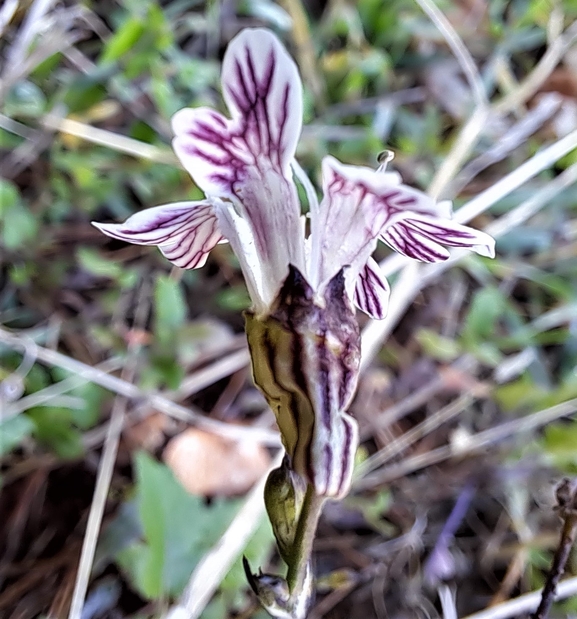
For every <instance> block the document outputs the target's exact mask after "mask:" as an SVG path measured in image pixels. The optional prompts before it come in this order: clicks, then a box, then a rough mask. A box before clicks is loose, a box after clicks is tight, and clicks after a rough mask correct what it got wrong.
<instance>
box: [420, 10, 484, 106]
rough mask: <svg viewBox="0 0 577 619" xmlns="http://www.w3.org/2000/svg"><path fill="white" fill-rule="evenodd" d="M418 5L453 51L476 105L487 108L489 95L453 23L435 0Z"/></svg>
mask: <svg viewBox="0 0 577 619" xmlns="http://www.w3.org/2000/svg"><path fill="white" fill-rule="evenodd" d="M417 4H418V5H419V6H420V7H421V8H422V9H423V11H424V12H425V13H426V14H427V15H428V16H429V19H430V20H431V21H432V22H433V23H434V24H435V26H437V28H438V29H439V32H440V33H441V34H442V35H443V37H444V38H445V40H446V41H447V44H448V45H449V47H450V48H451V51H452V52H453V54H454V55H455V57H456V58H457V61H458V62H459V64H460V65H461V68H462V69H463V73H464V74H465V76H466V77H467V81H468V82H469V87H470V88H471V92H472V94H473V98H474V99H475V103H476V105H477V106H478V107H484V106H487V105H488V104H489V100H488V99H487V93H486V92H485V87H484V86H483V81H482V80H481V76H480V75H479V70H478V69H477V65H476V64H475V61H474V60H473V57H472V56H471V54H470V52H469V50H468V49H467V46H466V45H465V44H464V43H463V40H462V39H461V37H460V36H459V35H458V33H457V31H456V30H455V29H454V28H453V26H452V24H451V22H450V21H449V20H448V19H447V18H446V17H445V15H444V14H443V12H442V11H441V10H440V9H439V7H438V6H437V5H436V4H435V3H434V2H433V0H417Z"/></svg>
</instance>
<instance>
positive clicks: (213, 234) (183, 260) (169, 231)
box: [92, 202, 224, 269]
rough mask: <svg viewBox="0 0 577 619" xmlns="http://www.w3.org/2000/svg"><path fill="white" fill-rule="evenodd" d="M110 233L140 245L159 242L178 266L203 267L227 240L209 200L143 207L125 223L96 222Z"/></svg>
mask: <svg viewBox="0 0 577 619" xmlns="http://www.w3.org/2000/svg"><path fill="white" fill-rule="evenodd" d="M92 224H93V225H94V226H96V227H97V228H98V229H99V230H100V231H102V232H104V234H107V235H108V236H110V237H112V238H115V239H119V240H121V241H126V242H127V243H134V244H136V245H157V246H158V248H159V249H160V251H161V252H162V253H163V254H164V255H165V256H166V257H167V258H168V259H169V260H170V261H171V262H172V263H173V264H175V265H176V266H178V267H181V268H183V269H196V268H198V267H201V266H202V265H203V264H204V263H205V262H206V259H207V257H208V254H209V252H210V250H211V249H212V248H213V247H214V246H215V245H216V244H217V243H221V242H223V240H224V237H223V236H222V234H221V233H220V231H219V229H218V225H217V221H216V216H215V214H214V211H213V207H212V205H211V204H210V203H208V202H177V203H175V204H165V205H163V206H156V207H154V208H149V209H146V210H144V211H140V212H138V213H136V214H134V215H132V216H131V217H129V218H128V219H127V220H126V221H125V222H124V223H122V224H102V223H97V222H92Z"/></svg>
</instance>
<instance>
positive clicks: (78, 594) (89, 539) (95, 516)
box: [68, 282, 150, 619]
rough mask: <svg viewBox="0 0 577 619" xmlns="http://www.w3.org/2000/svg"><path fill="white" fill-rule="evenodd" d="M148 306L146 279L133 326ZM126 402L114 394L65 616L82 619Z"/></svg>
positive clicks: (132, 368) (128, 370)
mask: <svg viewBox="0 0 577 619" xmlns="http://www.w3.org/2000/svg"><path fill="white" fill-rule="evenodd" d="M149 309H150V302H149V285H148V282H145V283H144V284H143V285H142V287H141V290H140V293H139V299H138V306H137V309H136V314H135V325H136V326H137V327H138V328H142V327H143V325H144V323H145V322H146V317H147V316H148V312H149ZM139 349H140V345H139V344H136V343H132V344H131V345H129V349H128V358H127V361H126V365H125V366H124V368H123V370H122V374H121V375H122V378H123V379H125V380H127V381H132V380H133V379H134V375H135V373H136V365H137V358H138V351H139ZM127 404H128V401H127V399H126V398H121V397H117V398H116V399H115V401H114V405H113V407H112V413H111V415H110V422H109V426H108V431H107V433H106V439H105V441H104V448H103V450H102V456H101V458H100V464H99V466H98V475H97V477H96V486H95V488H94V497H93V499H92V504H91V506H90V512H89V514H88V523H87V525H86V533H85V535H84V540H83V542H82V551H81V554H80V563H79V565H78V572H77V574H76V582H75V583H74V592H73V594H72V602H71V604H70V612H69V614H68V619H82V610H83V608H84V600H85V599H86V592H87V591H88V583H89V581H90V574H91V571H92V564H93V562H94V553H95V552H96V544H97V542H98V536H99V533H100V526H101V524H102V516H103V515H104V508H105V506H106V500H107V497H108V491H109V489H110V483H111V481H112V474H113V472H114V464H115V462H116V456H117V454H118V445H119V443H120V436H121V434H122V429H123V427H124V419H125V415H126V406H127Z"/></svg>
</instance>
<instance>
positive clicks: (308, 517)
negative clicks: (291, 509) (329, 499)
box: [287, 484, 325, 602]
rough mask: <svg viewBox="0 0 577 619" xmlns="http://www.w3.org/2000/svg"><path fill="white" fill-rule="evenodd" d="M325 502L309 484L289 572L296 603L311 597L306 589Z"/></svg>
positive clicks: (289, 584) (292, 595) (289, 582)
mask: <svg viewBox="0 0 577 619" xmlns="http://www.w3.org/2000/svg"><path fill="white" fill-rule="evenodd" d="M324 502H325V498H324V497H322V496H319V495H317V494H316V492H315V489H314V487H313V486H312V485H311V484H309V485H308V486H307V491H306V494H305V498H304V502H303V506H302V510H301V514H300V518H299V522H298V525H297V530H296V534H295V539H294V544H293V548H292V552H291V555H292V556H291V560H290V563H289V566H288V572H287V583H288V587H289V591H290V595H291V599H293V600H294V601H295V602H296V601H298V600H299V599H300V597H301V596H303V595H309V593H308V592H307V591H306V589H307V587H308V584H309V582H310V574H309V570H310V569H311V555H312V549H313V541H314V538H315V533H316V530H317V524H318V521H319V518H320V515H321V511H322V508H323V505H324ZM307 581H308V582H307Z"/></svg>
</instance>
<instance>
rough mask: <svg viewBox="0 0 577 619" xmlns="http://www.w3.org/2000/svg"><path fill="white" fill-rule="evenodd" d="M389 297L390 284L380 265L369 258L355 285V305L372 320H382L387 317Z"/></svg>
mask: <svg viewBox="0 0 577 619" xmlns="http://www.w3.org/2000/svg"><path fill="white" fill-rule="evenodd" d="M389 295H390V288H389V283H388V282H387V280H386V278H385V276H384V275H383V274H382V272H381V269H380V267H379V265H378V264H377V263H376V262H375V260H373V259H372V258H369V260H368V261H367V263H366V264H365V266H364V267H363V270H362V271H361V272H360V274H359V277H358V279H357V282H356V285H355V293H354V296H353V301H354V303H355V305H356V306H357V307H358V308H359V309H360V310H362V311H363V312H365V313H366V314H368V315H369V316H370V317H371V318H374V319H375V320H382V319H383V318H384V317H385V316H386V315H387V308H388V304H389Z"/></svg>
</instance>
